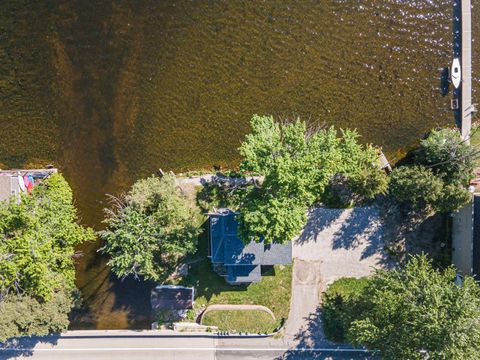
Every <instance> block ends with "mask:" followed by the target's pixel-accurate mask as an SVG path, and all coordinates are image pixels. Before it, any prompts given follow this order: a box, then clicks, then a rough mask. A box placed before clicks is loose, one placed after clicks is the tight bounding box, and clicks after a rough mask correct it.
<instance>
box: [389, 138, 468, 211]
mask: <svg viewBox="0 0 480 360" xmlns="http://www.w3.org/2000/svg"><path fill="white" fill-rule="evenodd" d="M475 157H476V150H475V149H474V148H473V147H472V146H470V145H469V144H467V143H466V142H465V141H463V140H462V139H461V136H460V134H459V132H458V131H456V130H451V129H442V130H434V131H432V132H431V133H430V135H429V136H428V138H427V139H425V140H422V141H421V144H420V147H419V149H417V151H416V154H415V164H414V165H413V166H399V167H398V168H396V169H394V171H393V173H392V176H391V181H390V192H391V194H392V195H393V197H394V198H395V199H397V200H398V201H399V202H401V203H403V204H407V205H408V206H410V207H411V208H412V209H414V210H425V209H431V210H434V211H440V212H451V211H455V210H458V209H459V208H461V207H462V206H463V205H465V204H466V203H467V202H468V201H469V200H470V197H471V196H470V193H469V192H468V190H467V189H466V185H467V184H468V181H469V180H470V179H471V177H472V174H473V166H474V160H475Z"/></svg>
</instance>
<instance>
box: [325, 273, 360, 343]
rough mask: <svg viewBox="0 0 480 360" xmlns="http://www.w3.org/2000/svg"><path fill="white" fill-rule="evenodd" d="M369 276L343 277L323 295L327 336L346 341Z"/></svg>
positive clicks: (330, 338)
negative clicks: (358, 277) (357, 277)
mask: <svg viewBox="0 0 480 360" xmlns="http://www.w3.org/2000/svg"><path fill="white" fill-rule="evenodd" d="M367 284H368V278H360V279H356V278H342V279H339V280H337V281H335V282H334V283H332V284H331V285H330V286H329V287H328V289H327V291H326V292H325V293H324V295H323V305H322V321H323V330H324V332H325V336H326V337H327V338H328V339H329V340H332V341H337V342H345V341H346V336H347V333H348V329H349V328H350V324H351V322H352V321H353V320H355V318H356V316H357V315H358V314H357V312H358V311H359V301H358V300H359V297H360V295H361V292H362V290H363V289H364V288H365V286H367Z"/></svg>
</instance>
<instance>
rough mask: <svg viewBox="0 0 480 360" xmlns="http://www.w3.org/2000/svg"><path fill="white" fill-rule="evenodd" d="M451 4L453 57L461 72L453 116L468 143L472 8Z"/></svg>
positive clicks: (459, 1) (458, 1) (466, 0)
mask: <svg viewBox="0 0 480 360" xmlns="http://www.w3.org/2000/svg"><path fill="white" fill-rule="evenodd" d="M453 3H454V7H453V56H454V58H456V57H459V58H460V64H461V71H462V82H461V84H460V86H459V88H458V89H454V91H453V98H454V100H456V102H458V104H459V106H458V108H457V109H455V110H454V114H455V121H456V123H457V126H458V127H459V128H460V131H461V134H462V138H463V139H465V140H466V141H469V140H470V129H471V127H472V113H473V112H474V111H475V107H474V104H472V6H471V1H470V0H454V2H453Z"/></svg>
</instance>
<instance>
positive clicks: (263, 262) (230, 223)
mask: <svg viewBox="0 0 480 360" xmlns="http://www.w3.org/2000/svg"><path fill="white" fill-rule="evenodd" d="M208 215H209V227H210V229H209V248H208V257H209V258H210V260H211V262H212V265H213V268H214V270H215V271H216V272H217V273H218V274H219V275H220V276H223V277H224V278H225V280H226V281H227V282H228V283H229V284H232V285H240V284H249V283H252V282H259V281H261V279H262V267H264V266H272V265H282V264H283V265H286V264H291V263H292V243H291V241H289V242H287V243H285V244H277V243H273V244H265V243H264V242H263V241H259V242H257V241H251V242H250V243H248V244H246V245H245V244H244V243H243V241H242V240H241V239H240V238H239V237H238V232H237V229H238V223H237V220H236V215H237V214H236V213H235V212H233V211H232V210H229V209H219V210H217V211H215V212H212V213H209V214H208Z"/></svg>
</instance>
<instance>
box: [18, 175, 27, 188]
mask: <svg viewBox="0 0 480 360" xmlns="http://www.w3.org/2000/svg"><path fill="white" fill-rule="evenodd" d="M18 186H19V187H20V190H22V191H25V189H26V187H25V182H24V181H23V177H22V176H21V175H18Z"/></svg>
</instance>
